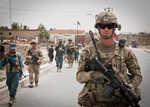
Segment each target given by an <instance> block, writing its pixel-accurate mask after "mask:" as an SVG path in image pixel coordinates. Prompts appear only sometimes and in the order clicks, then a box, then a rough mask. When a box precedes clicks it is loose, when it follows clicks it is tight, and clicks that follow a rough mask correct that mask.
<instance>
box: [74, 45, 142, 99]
mask: <svg viewBox="0 0 150 107" xmlns="http://www.w3.org/2000/svg"><path fill="white" fill-rule="evenodd" d="M97 45H98V44H97ZM98 47H99V45H98ZM99 52H100V56H101V60H102V63H103V64H104V65H107V64H108V63H111V64H112V66H113V67H115V68H116V69H117V70H118V71H119V72H118V75H119V76H120V77H121V78H122V80H123V81H124V82H126V83H128V84H130V83H131V84H132V85H133V86H134V87H138V86H139V85H140V83H141V81H142V75H141V72H140V66H139V64H138V61H137V58H136V56H135V55H134V53H133V52H132V51H131V50H130V49H128V48H127V47H124V48H120V47H119V46H118V44H116V45H115V49H114V50H113V51H112V52H109V53H103V52H101V51H100V50H99ZM93 57H96V54H95V48H94V46H93V44H90V45H89V46H87V47H86V48H85V49H84V50H82V53H81V55H80V59H79V65H78V72H77V74H76V79H77V81H78V82H80V83H85V87H84V89H83V90H82V91H81V92H80V95H79V96H80V97H82V96H84V95H85V93H87V92H88V91H90V92H94V95H95V96H96V100H97V101H104V102H110V100H111V97H112V96H113V95H112V96H110V97H107V98H106V97H104V96H103V91H104V89H105V87H106V85H107V83H108V82H109V81H108V80H107V78H106V77H105V76H104V75H103V74H102V73H100V72H98V71H94V72H93V71H90V72H87V71H86V69H85V65H86V64H87V63H88V62H89V61H90V60H91V59H92V58H93ZM91 72H93V73H91ZM89 73H91V74H92V77H94V76H97V75H101V83H96V82H95V81H93V79H92V78H91V79H90V78H89ZM129 74H130V76H129Z"/></svg>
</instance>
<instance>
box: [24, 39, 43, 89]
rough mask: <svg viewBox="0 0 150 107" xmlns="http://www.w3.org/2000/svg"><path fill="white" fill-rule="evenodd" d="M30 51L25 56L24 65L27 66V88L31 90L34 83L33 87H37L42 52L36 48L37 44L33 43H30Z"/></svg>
mask: <svg viewBox="0 0 150 107" xmlns="http://www.w3.org/2000/svg"><path fill="white" fill-rule="evenodd" d="M30 45H31V49H29V50H28V51H27V56H26V61H25V62H26V63H25V64H26V65H27V66H28V71H29V81H30V85H29V86H28V87H29V88H33V83H34V82H35V86H36V87H37V86H38V82H39V73H40V72H39V70H40V64H41V63H42V60H43V54H42V52H41V51H40V50H39V49H38V48H37V43H36V42H35V41H32V42H31V43H30Z"/></svg>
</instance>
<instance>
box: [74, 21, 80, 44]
mask: <svg viewBox="0 0 150 107" xmlns="http://www.w3.org/2000/svg"><path fill="white" fill-rule="evenodd" d="M79 25H80V22H79V21H77V36H76V38H75V42H76V44H78V27H79Z"/></svg>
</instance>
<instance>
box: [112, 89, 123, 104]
mask: <svg viewBox="0 0 150 107" xmlns="http://www.w3.org/2000/svg"><path fill="white" fill-rule="evenodd" d="M123 99H124V96H123V95H121V93H120V90H119V89H115V90H114V93H113V96H112V98H111V101H112V102H121V101H122V100H123Z"/></svg>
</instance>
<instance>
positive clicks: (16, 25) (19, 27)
mask: <svg viewBox="0 0 150 107" xmlns="http://www.w3.org/2000/svg"><path fill="white" fill-rule="evenodd" d="M11 28H12V29H13V30H26V29H29V27H27V26H26V25H23V24H22V23H21V24H20V25H19V23H18V22H13V23H12V24H11Z"/></svg>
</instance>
